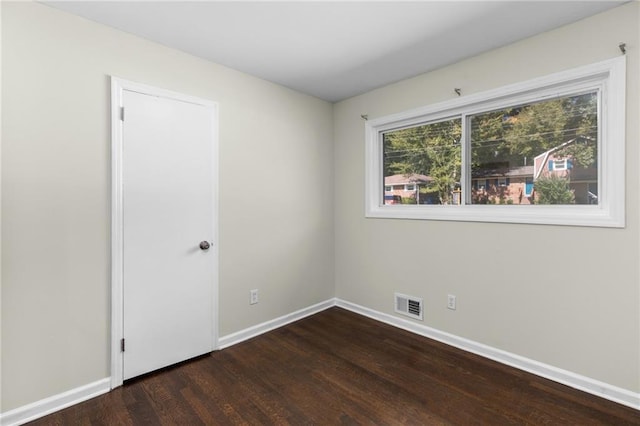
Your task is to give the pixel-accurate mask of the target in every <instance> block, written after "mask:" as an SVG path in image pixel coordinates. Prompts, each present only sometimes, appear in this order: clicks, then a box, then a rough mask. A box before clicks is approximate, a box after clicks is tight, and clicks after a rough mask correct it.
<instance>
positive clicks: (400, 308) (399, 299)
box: [395, 293, 422, 321]
mask: <svg viewBox="0 0 640 426" xmlns="http://www.w3.org/2000/svg"><path fill="white" fill-rule="evenodd" d="M395 296H396V309H395V311H396V312H397V313H399V314H402V315H406V316H408V317H411V318H415V319H419V320H420V321H422V299H421V298H419V297H413V296H407V295H406V294H400V293H396V294H395Z"/></svg>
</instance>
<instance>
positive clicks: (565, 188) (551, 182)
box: [535, 174, 575, 204]
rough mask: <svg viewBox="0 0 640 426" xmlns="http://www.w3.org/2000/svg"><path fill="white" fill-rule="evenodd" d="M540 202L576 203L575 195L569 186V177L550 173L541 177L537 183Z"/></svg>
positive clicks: (537, 200)
mask: <svg viewBox="0 0 640 426" xmlns="http://www.w3.org/2000/svg"><path fill="white" fill-rule="evenodd" d="M535 191H536V195H537V199H536V202H537V203H538V204H574V203H575V195H574V193H573V191H572V190H571V189H570V188H569V179H567V178H564V177H560V176H556V175H553V174H552V175H549V176H544V177H541V178H539V179H538V180H537V181H536V184H535Z"/></svg>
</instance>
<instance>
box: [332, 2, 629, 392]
mask: <svg viewBox="0 0 640 426" xmlns="http://www.w3.org/2000/svg"><path fill="white" fill-rule="evenodd" d="M639 6H640V5H639V4H638V3H632V4H628V5H625V6H622V7H619V8H616V9H613V10H611V11H609V12H606V13H603V14H601V15H598V16H595V17H592V18H590V19H587V20H584V21H581V22H578V23H575V24H573V25H569V26H566V27H563V28H560V29H558V30H555V31H551V32H548V33H545V34H542V35H539V36H536V37H533V38H530V39H527V40H524V41H521V42H518V43H515V44H513V45H510V46H507V47H504V48H501V49H497V50H494V51H491V52H488V53H486V54H483V55H479V56H477V57H474V58H471V59H468V60H465V61H463V62H460V63H457V64H454V65H451V66H449V67H446V68H444V69H440V70H438V71H435V72H431V73H428V74H425V75H422V76H419V77H416V78H413V79H409V80H406V81H402V82H399V83H397V84H393V85H390V86H387V87H384V88H381V89H378V90H374V91H372V92H369V93H366V94H363V95H361V96H357V97H354V98H351V99H348V100H346V101H343V102H340V103H338V104H336V105H335V106H334V140H335V150H334V159H335V164H334V169H335V177H334V179H335V205H336V211H335V226H336V242H335V244H336V261H335V263H336V293H337V294H336V295H337V296H338V297H340V298H343V299H345V300H348V301H351V302H354V303H357V304H360V305H364V306H366V307H369V308H372V309H375V310H378V311H382V312H386V313H389V314H393V293H394V292H395V291H398V292H402V293H406V294H409V295H413V296H418V297H423V298H424V300H425V320H424V324H425V325H428V326H430V327H434V328H436V329H439V330H443V331H446V332H449V333H452V334H454V335H458V336H462V337H465V338H469V339H472V340H475V341H477V342H481V343H484V344H487V345H490V346H493V347H496V348H500V349H504V350H506V351H509V352H512V353H515V354H519V355H522V356H525V357H528V358H532V359H534V360H537V361H540V362H543V363H547V364H550V365H553V366H556V367H559V368H563V369H566V370H570V371H573V372H576V373H579V374H582V375H585V376H588V377H591V378H593V379H597V380H600V381H603V382H606V383H609V384H612V385H615V386H619V387H621V388H624V389H627V390H630V391H633V392H639V391H640V291H639V278H640V277H639V270H638V265H639V262H638V259H639V255H640V253H639V244H640V238H639V232H638V213H639V210H638V203H639V199H638V192H639V190H640V188H639V185H638V178H639V175H638V167H637V163H638V157H639V149H638V136H639V126H638V116H639V113H640V111H639V88H638V75H639V66H638V65H639V64H638V46H639V42H640V38H639V32H638V31H639V28H638V22H639V20H638V17H639V12H638V7H639ZM621 41H624V42H626V43H627V49H628V55H627V56H628V58H627V59H628V62H627V64H628V68H627V76H628V78H627V129H626V131H627V146H626V150H627V151H626V152H627V169H626V170H627V173H626V176H627V180H626V182H627V197H626V200H627V201H626V202H627V205H626V208H627V216H626V217H627V226H626V228H625V229H603V228H584V227H562V226H544V225H535V226H534V225H514V224H488V223H463V222H446V221H419V220H415V221H411V220H392V219H365V218H364V178H363V176H364V123H363V121H362V120H361V118H360V115H361V114H368V115H369V117H370V118H376V117H380V116H384V115H387V114H392V113H397V112H401V111H404V110H407V109H410V108H415V107H418V106H422V105H428V104H432V103H435V102H439V101H444V100H447V99H450V98H452V97H455V96H456V95H455V94H454V92H453V89H454V88H461V89H462V93H463V95H464V94H471V93H477V92H481V91H484V90H488V89H493V88H496V87H500V86H503V85H506V84H509V83H515V82H519V81H523V80H526V79H529V78H534V77H537V76H542V75H546V74H550V73H553V72H557V71H560V70H564V69H568V68H572V67H576V66H580V65H586V64H590V63H593V62H596V61H599V60H604V59H608V58H611V57H614V56H617V55H620V51H619V50H618V43H619V42H621ZM443 43H446V41H444V40H443ZM451 48H455V47H454V46H451ZM449 293H450V294H455V295H456V296H457V298H458V309H457V310H456V311H451V310H447V309H446V301H447V294H449Z"/></svg>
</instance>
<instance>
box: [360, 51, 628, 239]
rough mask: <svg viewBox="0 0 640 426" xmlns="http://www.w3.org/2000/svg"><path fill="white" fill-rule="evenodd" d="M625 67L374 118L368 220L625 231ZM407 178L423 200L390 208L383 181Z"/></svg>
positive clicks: (596, 67) (369, 126) (593, 68)
mask: <svg viewBox="0 0 640 426" xmlns="http://www.w3.org/2000/svg"><path fill="white" fill-rule="evenodd" d="M625 67H626V65H625V58H624V57H620V58H616V59H613V60H609V61H605V62H601V63H597V64H593V65H589V66H586V67H582V68H578V69H574V70H570V71H565V72H562V73H558V74H554V75H551V76H546V77H542V78H538V79H535V80H531V81H528V82H524V83H519V84H516V85H512V86H507V87H503V88H500V89H497V90H493V91H490V92H485V93H481V94H476V95H470V96H466V97H461V98H456V99H453V100H451V101H448V102H444V103H441V104H437V105H432V106H428V107H423V108H419V109H417V110H413V111H408V112H405V113H400V114H396V115H393V116H388V117H382V118H377V119H374V120H369V121H368V122H367V123H366V132H367V136H366V137H367V144H366V156H367V159H366V191H367V192H366V215H367V217H380V218H407V219H435V220H466V221H486V222H515V223H546V224H558V225H582V226H611V227H623V226H624V184H625V182H624V149H625V137H624V126H625V109H624V108H625ZM403 176H404V177H405V178H407V177H409V176H411V178H412V181H414V180H415V181H416V182H418V185H416V186H414V185H411V184H405V186H404V188H405V190H412V191H415V193H416V194H415V200H414V202H412V203H403V204H398V205H385V202H384V200H385V199H384V190H383V185H381V182H383V181H385V180H387V179H391V180H393V179H397V180H396V181H398V180H400V179H401V178H402V177H403ZM416 179H419V180H416ZM400 181H401V180H400ZM405 182H406V180H405ZM408 188H411V189H408ZM416 188H417V190H416Z"/></svg>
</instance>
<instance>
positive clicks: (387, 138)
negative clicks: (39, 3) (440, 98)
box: [383, 118, 462, 204]
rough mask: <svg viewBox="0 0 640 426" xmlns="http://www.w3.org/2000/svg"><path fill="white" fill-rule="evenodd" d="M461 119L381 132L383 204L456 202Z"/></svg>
mask: <svg viewBox="0 0 640 426" xmlns="http://www.w3.org/2000/svg"><path fill="white" fill-rule="evenodd" d="M460 135H461V120H460V119H459V118H458V119H454V120H448V121H441V122H437V123H430V124H424V125H421V126H417V127H411V128H407V129H400V130H393V131H390V132H387V133H384V135H383V158H384V159H383V162H384V164H383V167H384V186H385V189H386V187H388V186H392V187H393V188H392V190H391V191H386V190H385V191H384V203H385V204H460V201H461V200H462V192H461V189H460V177H461V166H460V164H461V149H460Z"/></svg>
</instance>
